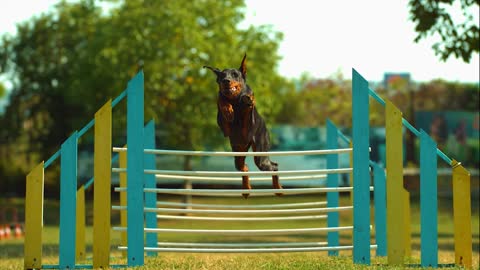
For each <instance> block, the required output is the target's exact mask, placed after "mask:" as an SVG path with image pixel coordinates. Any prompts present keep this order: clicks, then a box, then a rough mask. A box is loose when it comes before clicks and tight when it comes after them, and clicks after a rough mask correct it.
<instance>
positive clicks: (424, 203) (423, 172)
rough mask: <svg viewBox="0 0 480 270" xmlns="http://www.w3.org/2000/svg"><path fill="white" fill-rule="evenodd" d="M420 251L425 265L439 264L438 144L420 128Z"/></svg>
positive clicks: (434, 265)
mask: <svg viewBox="0 0 480 270" xmlns="http://www.w3.org/2000/svg"><path fill="white" fill-rule="evenodd" d="M420 253H421V264H422V266H423V267H437V266H438V197H437V144H436V143H435V141H433V140H432V138H430V136H429V135H428V134H427V133H426V132H425V131H424V130H420Z"/></svg>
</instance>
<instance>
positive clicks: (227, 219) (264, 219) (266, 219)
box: [157, 215, 327, 221]
mask: <svg viewBox="0 0 480 270" xmlns="http://www.w3.org/2000/svg"><path fill="white" fill-rule="evenodd" d="M157 218H159V219H174V220H217V221H279V220H312V219H326V218H327V215H317V216H293V217H194V216H173V215H157Z"/></svg>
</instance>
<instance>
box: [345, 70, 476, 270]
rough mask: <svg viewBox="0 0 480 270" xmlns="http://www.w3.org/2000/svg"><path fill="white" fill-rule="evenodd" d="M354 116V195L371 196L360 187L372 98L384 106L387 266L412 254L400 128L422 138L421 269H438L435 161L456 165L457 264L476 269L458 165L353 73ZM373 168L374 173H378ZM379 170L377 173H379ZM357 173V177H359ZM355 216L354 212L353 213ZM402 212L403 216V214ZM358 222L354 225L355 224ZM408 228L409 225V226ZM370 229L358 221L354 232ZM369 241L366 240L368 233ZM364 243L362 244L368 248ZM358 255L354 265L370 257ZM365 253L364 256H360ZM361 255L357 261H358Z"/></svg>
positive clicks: (466, 183) (464, 178) (465, 179)
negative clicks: (359, 180)
mask: <svg viewBox="0 0 480 270" xmlns="http://www.w3.org/2000/svg"><path fill="white" fill-rule="evenodd" d="M352 79H353V82H352V88H353V89H352V91H353V93H352V97H353V100H352V107H353V108H352V116H353V121H352V122H353V143H354V145H355V147H354V150H353V156H354V158H353V163H354V164H355V166H354V179H355V181H354V190H355V188H357V187H358V188H359V189H362V191H359V193H360V192H361V193H362V194H363V195H364V196H366V195H367V192H366V189H365V185H366V183H363V184H362V186H360V187H359V186H357V183H356V182H358V179H362V180H364V179H367V174H368V173H367V171H366V170H365V165H366V160H368V154H367V152H366V151H365V149H366V147H368V142H369V119H368V111H369V97H372V98H374V100H376V101H377V102H378V103H380V104H381V105H383V106H384V107H385V119H386V151H387V157H386V162H387V164H386V172H387V176H388V177H387V180H386V181H387V192H386V197H387V207H388V210H389V211H387V243H388V247H387V250H388V263H389V264H403V261H404V257H405V255H406V254H408V252H409V250H410V246H409V245H410V243H409V238H410V232H409V226H405V225H408V224H406V221H407V222H408V221H409V218H410V217H409V215H410V214H409V205H410V204H409V195H408V192H407V191H405V189H404V188H403V140H402V133H403V131H402V126H404V127H406V128H407V129H408V130H409V131H410V132H412V133H413V134H414V135H415V136H416V137H418V138H420V216H421V220H420V225H421V237H420V238H421V265H422V266H424V267H426V266H431V267H437V266H438V232H437V230H438V213H437V207H438V203H437V201H438V198H437V156H438V157H440V158H441V159H442V160H444V161H445V162H446V163H447V164H449V165H451V166H452V174H453V177H452V182H453V211H454V216H453V218H454V239H455V264H457V265H461V266H464V267H468V268H471V267H472V230H471V201H470V196H471V194H470V174H469V172H468V171H467V170H466V169H465V168H464V167H463V166H462V165H461V164H460V163H459V162H457V161H456V160H453V159H450V158H449V157H448V156H447V155H445V154H444V153H443V152H442V151H441V150H440V149H438V148H437V145H436V143H435V142H434V141H433V140H432V139H431V138H430V136H429V135H428V134H427V133H426V132H425V131H423V130H420V131H418V130H417V129H415V128H414V127H413V126H412V125H411V124H410V123H408V121H406V120H405V119H404V118H403V117H402V113H401V111H400V110H399V109H398V108H396V107H395V105H394V104H393V103H391V102H390V101H388V100H387V101H384V100H383V99H382V98H380V97H379V96H378V95H377V94H376V93H375V91H373V90H372V89H371V88H369V86H368V82H367V81H366V80H365V79H364V78H363V77H362V76H361V75H360V74H359V73H358V72H357V71H356V70H355V69H353V70H352ZM374 169H375V168H374ZM377 171H378V169H377ZM355 172H357V174H355ZM354 213H355V212H354ZM399 213H400V214H399ZM401 213H403V214H401ZM356 220H357V221H358V222H359V223H355V221H356ZM408 223H409V222H408ZM356 225H358V228H360V227H363V228H366V226H367V223H366V220H361V219H360V217H355V216H354V227H355V226H356ZM364 236H365V237H366V236H367V235H366V234H364ZM365 246H366V243H363V244H362V247H365ZM358 250H359V253H357V254H355V253H354V261H356V259H360V258H363V255H365V256H366V255H367V254H366V253H365V251H364V249H363V248H359V249H358ZM360 253H362V255H360ZM356 255H358V256H356Z"/></svg>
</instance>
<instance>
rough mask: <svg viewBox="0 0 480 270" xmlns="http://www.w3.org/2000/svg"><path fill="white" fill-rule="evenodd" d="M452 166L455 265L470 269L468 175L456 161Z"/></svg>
mask: <svg viewBox="0 0 480 270" xmlns="http://www.w3.org/2000/svg"><path fill="white" fill-rule="evenodd" d="M452 166H453V179H452V180H453V226H454V239H455V264H457V265H461V266H463V267H466V268H471V267H472V223H471V219H472V211H471V210H472V209H471V199H470V196H471V194H470V173H469V172H468V171H467V170H466V169H465V168H464V167H463V166H462V165H461V164H460V163H459V162H457V161H456V160H453V161H452Z"/></svg>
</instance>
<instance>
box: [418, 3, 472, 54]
mask: <svg viewBox="0 0 480 270" xmlns="http://www.w3.org/2000/svg"><path fill="white" fill-rule="evenodd" d="M458 5H459V6H458ZM479 5H480V1H479V0H458V1H456V0H410V1H409V6H410V19H411V20H412V21H413V22H414V23H415V31H416V32H417V36H416V37H415V42H419V41H420V40H422V39H426V38H427V37H428V36H436V35H439V36H440V41H438V42H436V43H434V44H433V46H432V48H433V50H434V51H435V54H436V55H439V57H440V59H441V60H443V61H446V60H447V59H448V58H449V57H450V55H453V56H455V58H461V59H462V60H463V61H464V62H467V63H468V62H470V59H471V58H472V55H474V54H475V53H476V54H478V52H479V44H480V39H479V34H480V31H479V26H478V19H479V18H478V9H479ZM456 8H457V9H461V10H462V13H463V17H462V16H455V14H454V12H455V11H456V10H455V9H456ZM475 13H476V16H477V17H476V18H475V15H474V14H475ZM458 17H462V18H463V21H456V20H458V19H459V18H458Z"/></svg>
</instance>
